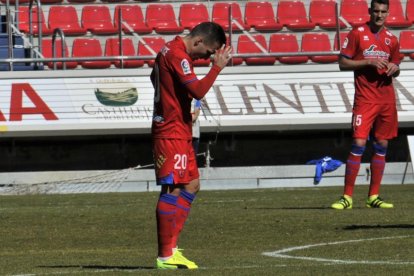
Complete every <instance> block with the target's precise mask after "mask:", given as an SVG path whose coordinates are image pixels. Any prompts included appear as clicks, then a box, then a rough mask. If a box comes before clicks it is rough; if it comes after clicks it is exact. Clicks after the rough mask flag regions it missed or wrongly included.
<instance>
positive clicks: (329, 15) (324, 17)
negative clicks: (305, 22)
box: [309, 0, 346, 29]
mask: <svg viewBox="0 0 414 276" xmlns="http://www.w3.org/2000/svg"><path fill="white" fill-rule="evenodd" d="M336 9H337V3H336V1H335V0H312V1H311V2H310V5H309V19H310V22H313V23H315V24H316V25H317V26H319V27H320V28H323V29H336V24H337V23H336V18H337V16H336ZM338 20H339V19H338ZM338 23H339V27H340V28H345V27H346V25H345V23H344V22H342V21H341V20H339V22H338Z"/></svg>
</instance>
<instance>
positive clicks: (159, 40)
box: [137, 36, 165, 67]
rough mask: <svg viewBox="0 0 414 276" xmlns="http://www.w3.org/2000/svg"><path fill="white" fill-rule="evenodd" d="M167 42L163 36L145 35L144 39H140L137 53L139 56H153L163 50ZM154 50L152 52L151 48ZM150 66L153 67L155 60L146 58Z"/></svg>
mask: <svg viewBox="0 0 414 276" xmlns="http://www.w3.org/2000/svg"><path fill="white" fill-rule="evenodd" d="M164 44H165V39H164V38H163V37H161V36H158V37H144V38H143V41H140V42H139V43H138V51H137V54H138V55H139V56H152V55H154V53H157V52H158V51H159V50H161V48H162V46H164ZM150 49H151V50H152V51H153V52H151V50H150ZM145 63H146V64H148V66H150V67H152V66H154V60H153V59H150V60H146V61H145Z"/></svg>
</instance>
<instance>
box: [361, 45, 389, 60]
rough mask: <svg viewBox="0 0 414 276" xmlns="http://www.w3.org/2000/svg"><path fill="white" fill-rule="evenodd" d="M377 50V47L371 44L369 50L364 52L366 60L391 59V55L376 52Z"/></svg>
mask: <svg viewBox="0 0 414 276" xmlns="http://www.w3.org/2000/svg"><path fill="white" fill-rule="evenodd" d="M375 48H377V45H375V44H371V46H369V48H368V49H365V50H364V52H363V55H364V57H366V58H385V59H388V58H389V56H390V55H389V54H388V53H387V52H384V51H379V50H375Z"/></svg>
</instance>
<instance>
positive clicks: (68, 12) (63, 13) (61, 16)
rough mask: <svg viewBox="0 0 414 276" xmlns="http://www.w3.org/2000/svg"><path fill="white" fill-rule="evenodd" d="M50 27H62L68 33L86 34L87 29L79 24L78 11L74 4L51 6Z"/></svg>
mask: <svg viewBox="0 0 414 276" xmlns="http://www.w3.org/2000/svg"><path fill="white" fill-rule="evenodd" d="M48 22H49V28H50V29H52V30H54V29H56V28H60V29H61V30H62V31H63V32H64V33H65V34H66V35H74V36H76V35H84V34H86V30H85V29H84V28H82V27H81V25H80V24H79V17H78V13H77V11H76V9H75V7H73V6H51V7H50V9H49V19H48Z"/></svg>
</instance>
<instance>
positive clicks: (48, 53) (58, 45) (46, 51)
mask: <svg viewBox="0 0 414 276" xmlns="http://www.w3.org/2000/svg"><path fill="white" fill-rule="evenodd" d="M63 45H64V46H63V47H64V52H63V55H62V41H61V40H60V39H57V40H56V41H55V53H56V56H55V57H69V51H68V47H67V45H66V43H65V42H64V44H63ZM42 54H43V56H44V57H45V58H53V48H52V39H49V38H47V39H43V40H42ZM46 64H47V66H48V67H49V68H50V69H53V68H54V63H53V62H47V63H46ZM65 66H66V69H75V68H76V67H77V66H78V63H77V62H75V61H66V62H65ZM56 68H57V69H63V63H62V62H56Z"/></svg>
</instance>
